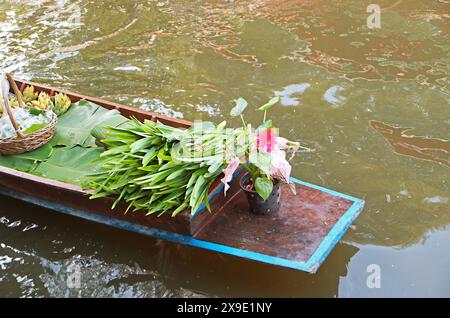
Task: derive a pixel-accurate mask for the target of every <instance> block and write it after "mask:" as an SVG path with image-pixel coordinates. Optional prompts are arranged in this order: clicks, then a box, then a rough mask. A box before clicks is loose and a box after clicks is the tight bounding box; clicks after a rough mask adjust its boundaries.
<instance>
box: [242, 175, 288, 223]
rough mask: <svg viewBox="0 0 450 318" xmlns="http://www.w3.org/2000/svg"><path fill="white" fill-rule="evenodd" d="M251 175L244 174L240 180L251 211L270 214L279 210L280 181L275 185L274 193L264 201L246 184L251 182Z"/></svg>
mask: <svg viewBox="0 0 450 318" xmlns="http://www.w3.org/2000/svg"><path fill="white" fill-rule="evenodd" d="M250 180H251V179H250V175H249V174H248V173H246V174H244V175H243V176H242V178H241V181H240V182H239V185H240V187H241V189H242V190H243V191H244V193H245V195H246V196H247V201H248V204H249V205H250V212H252V213H253V214H259V215H270V214H274V213H276V212H278V210H279V209H280V205H281V189H280V182H277V183H276V184H274V185H273V190H272V193H271V194H270V195H269V197H268V198H267V200H266V201H264V200H263V199H262V198H261V197H260V196H259V194H258V193H257V192H256V191H255V190H250V189H248V188H247V187H246V186H247V185H248V184H250V183H251V181H250Z"/></svg>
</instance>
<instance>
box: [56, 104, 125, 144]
mask: <svg viewBox="0 0 450 318" xmlns="http://www.w3.org/2000/svg"><path fill="white" fill-rule="evenodd" d="M128 121H129V120H128V119H127V118H125V117H123V116H122V115H120V113H119V112H118V111H117V110H107V109H105V108H103V107H101V106H99V105H96V104H94V103H91V102H88V101H85V100H81V101H79V102H78V103H75V104H73V105H72V107H70V108H69V110H68V111H67V112H66V113H65V114H64V115H62V116H60V117H59V119H58V124H57V126H56V133H55V136H54V137H53V139H52V140H51V144H52V145H53V146H68V147H73V146H78V145H79V146H83V147H95V146H96V145H95V137H94V136H92V135H91V131H92V130H93V129H94V128H96V127H97V126H98V127H101V126H112V127H116V126H119V125H121V124H124V123H126V122H128Z"/></svg>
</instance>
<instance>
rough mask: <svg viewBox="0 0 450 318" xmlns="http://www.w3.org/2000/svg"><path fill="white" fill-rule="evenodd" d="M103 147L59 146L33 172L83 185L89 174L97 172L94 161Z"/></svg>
mask: <svg viewBox="0 0 450 318" xmlns="http://www.w3.org/2000/svg"><path fill="white" fill-rule="evenodd" d="M102 151H103V149H102V148H99V147H97V148H84V147H81V146H75V147H72V148H68V147H58V148H55V149H54V151H53V154H52V155H51V157H50V158H48V160H46V161H44V162H40V163H38V165H37V167H36V168H35V169H34V170H33V173H34V174H36V175H40V176H42V177H46V178H50V179H53V180H59V181H63V182H67V183H71V184H76V185H81V183H82V182H83V180H84V178H85V176H86V175H88V174H92V173H95V172H96V169H97V165H96V163H94V162H93V161H94V160H95V159H97V158H99V157H100V154H101V152H102Z"/></svg>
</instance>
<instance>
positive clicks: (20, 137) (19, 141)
mask: <svg viewBox="0 0 450 318" xmlns="http://www.w3.org/2000/svg"><path fill="white" fill-rule="evenodd" d="M6 77H7V79H8V81H9V83H10V85H11V87H12V88H13V91H14V94H15V95H16V98H17V101H18V102H19V107H25V104H24V103H23V100H22V93H21V92H20V90H19V88H18V87H17V85H16V82H15V81H14V79H13V78H12V76H11V75H10V74H6ZM1 80H2V81H1V82H3V79H1ZM1 82H0V85H1V86H2V95H3V104H4V111H6V113H7V114H8V116H9V119H10V120H11V124H12V125H13V127H14V130H15V131H16V135H15V136H13V137H9V138H3V139H0V154H2V155H15V154H20V153H24V152H28V151H32V150H35V149H37V148H39V147H40V146H43V145H45V144H46V143H48V142H49V141H50V139H52V137H53V135H54V134H55V130H56V123H57V121H58V116H56V114H55V113H52V116H53V117H52V120H51V121H50V123H49V124H48V125H47V126H45V127H44V128H42V129H41V130H39V131H36V132H34V133H31V134H27V135H24V134H23V133H22V132H21V131H20V128H19V125H18V124H17V122H16V120H15V118H14V115H13V112H12V110H11V107H10V106H9V100H8V94H9V92H8V89H7V88H6V86H5V85H2V84H3V83H1Z"/></svg>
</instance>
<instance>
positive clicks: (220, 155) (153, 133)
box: [84, 120, 247, 216]
mask: <svg viewBox="0 0 450 318" xmlns="http://www.w3.org/2000/svg"><path fill="white" fill-rule="evenodd" d="M224 129H225V122H223V123H221V124H219V125H215V124H213V123H211V122H198V123H194V125H193V126H192V127H190V128H189V129H179V128H174V127H170V126H167V125H164V124H162V123H160V122H153V121H148V120H146V121H144V123H141V122H139V121H137V120H132V121H130V122H129V125H128V126H127V127H122V128H97V129H94V131H93V135H94V136H95V137H96V138H97V140H99V141H100V142H101V143H102V144H103V145H104V146H105V148H106V151H104V152H103V153H102V154H101V157H100V159H99V172H98V173H96V174H93V175H91V176H90V177H89V178H88V181H87V182H86V183H85V185H84V186H85V187H86V188H91V189H94V190H95V191H94V193H93V194H92V196H91V198H92V199H95V198H101V197H106V196H115V197H116V198H117V199H116V201H115V203H114V205H113V208H114V207H115V206H116V205H117V203H118V202H119V201H120V200H122V199H123V200H125V201H126V202H127V203H128V209H127V211H128V210H129V209H131V208H133V210H145V211H147V215H148V214H153V213H155V214H157V215H158V216H159V215H162V214H163V213H165V212H168V211H172V216H175V215H177V214H178V213H180V212H182V211H184V210H185V209H188V208H190V210H191V213H195V212H196V211H197V210H198V209H199V208H200V206H201V205H202V203H205V205H206V207H207V208H208V209H209V210H210V206H209V202H208V197H209V188H210V186H211V184H212V183H213V182H214V180H216V178H217V177H218V176H219V175H220V174H221V173H222V171H223V170H224V168H225V166H226V157H227V156H228V155H230V156H231V155H233V154H235V153H236V150H237V151H238V152H239V151H244V150H245V149H246V147H247V146H246V145H244V144H243V143H245V140H246V138H243V137H244V136H243V129H228V130H227V131H226V132H225V130H224ZM230 150H233V151H230Z"/></svg>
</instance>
